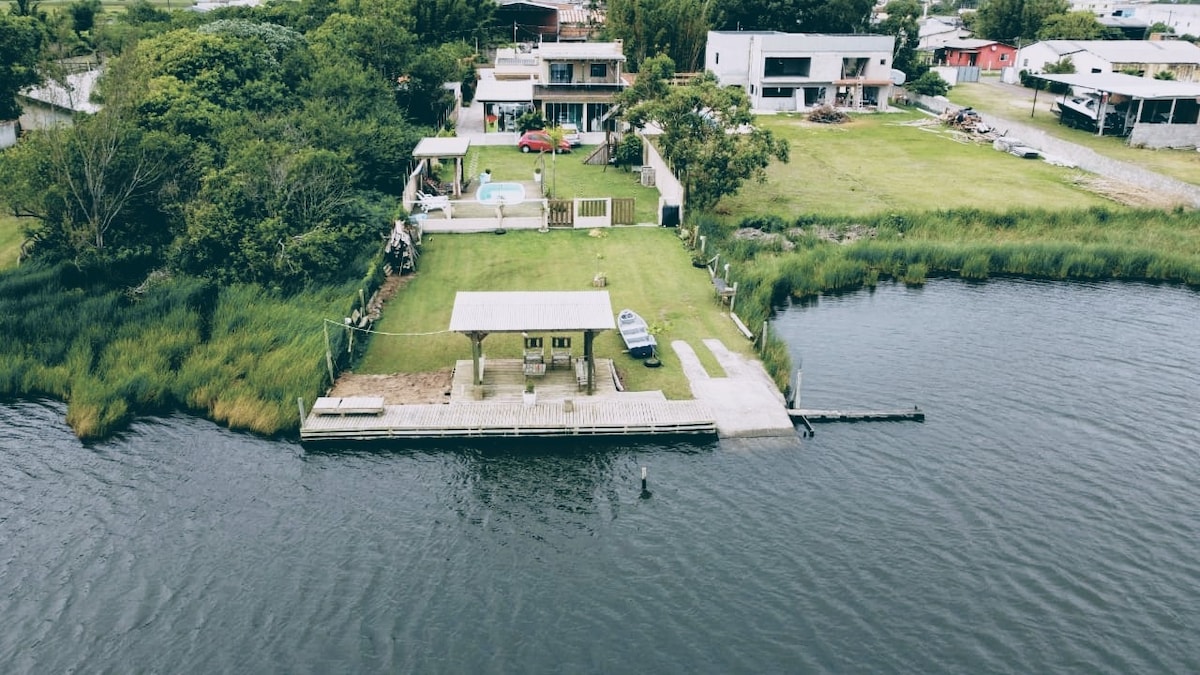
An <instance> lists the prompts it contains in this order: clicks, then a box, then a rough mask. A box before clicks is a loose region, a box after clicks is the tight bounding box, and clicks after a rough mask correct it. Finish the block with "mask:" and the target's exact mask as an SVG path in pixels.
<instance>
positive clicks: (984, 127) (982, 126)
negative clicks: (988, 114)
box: [938, 108, 996, 135]
mask: <svg viewBox="0 0 1200 675" xmlns="http://www.w3.org/2000/svg"><path fill="white" fill-rule="evenodd" d="M938 118H939V119H940V120H941V121H942V124H945V125H946V126H948V127H953V128H955V129H959V130H961V131H965V132H968V133H972V134H983V135H987V134H994V133H995V131H996V130H995V129H993V128H992V127H991V126H990V125H989V124H988V123H987V122H984V121H983V118H982V117H980V116H979V113H977V112H975V110H974V109H973V108H959V109H958V110H955V109H953V108H946V109H945V110H943V111H942V114H941V115H939V116H938Z"/></svg>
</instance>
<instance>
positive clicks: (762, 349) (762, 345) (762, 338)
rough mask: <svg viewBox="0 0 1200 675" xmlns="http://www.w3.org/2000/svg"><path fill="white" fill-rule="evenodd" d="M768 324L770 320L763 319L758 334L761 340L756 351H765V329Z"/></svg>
mask: <svg viewBox="0 0 1200 675" xmlns="http://www.w3.org/2000/svg"><path fill="white" fill-rule="evenodd" d="M770 325H771V322H770V321H769V320H767V319H763V327H762V335H760V336H759V338H760V340H761V342H760V343H759V345H758V351H760V352H761V351H765V350H766V348H767V330H768V326H770Z"/></svg>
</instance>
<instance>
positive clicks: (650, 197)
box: [466, 145, 658, 223]
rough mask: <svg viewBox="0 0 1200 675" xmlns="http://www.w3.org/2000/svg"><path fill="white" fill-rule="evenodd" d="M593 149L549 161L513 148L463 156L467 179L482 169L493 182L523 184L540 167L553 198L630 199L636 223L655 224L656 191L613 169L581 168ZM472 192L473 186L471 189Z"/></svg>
mask: <svg viewBox="0 0 1200 675" xmlns="http://www.w3.org/2000/svg"><path fill="white" fill-rule="evenodd" d="M593 149H594V146H587V145H585V146H583V147H581V148H575V150H574V152H571V153H568V154H562V155H558V156H557V157H551V156H550V155H539V154H537V153H530V154H528V155H526V154H523V153H521V152H520V151H519V150H517V148H516V147H515V146H508V145H480V146H473V147H472V148H471V150H470V153H469V154H468V155H467V162H466V166H467V171H468V175H471V176H478V175H479V173H480V172H482V171H483V170H484V169H491V170H492V180H493V181H506V180H523V181H527V180H530V179H532V177H533V169H534V167H537V166H543V167H544V169H543V173H544V178H543V180H544V181H545V182H546V185H547V186H548V187H550V188H551V189H552V192H553V195H554V196H556V197H559V198H563V199H572V198H575V197H615V198H620V197H632V198H634V199H635V200H637V201H636V206H635V207H634V209H635V216H636V217H637V220H638V222H639V223H657V222H658V218H657V210H658V191H657V190H655V189H654V188H646V187H642V186H641V184H639V182H638V174H635V173H630V172H628V171H624V170H622V169H618V168H616V167H612V166H609V167H607V168H605V167H604V166H595V165H591V164H584V163H583V160H584V158H586V157H587V156H588V155H589V154H591V152H592V150H593ZM471 189H472V190H473V189H474V185H472V188H471Z"/></svg>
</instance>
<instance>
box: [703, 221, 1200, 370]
mask: <svg viewBox="0 0 1200 675" xmlns="http://www.w3.org/2000/svg"><path fill="white" fill-rule="evenodd" d="M693 225H694V226H695V227H696V228H697V233H698V234H699V235H703V236H704V237H705V239H706V253H707V255H714V254H716V253H720V254H721V257H722V260H724V261H729V262H734V263H737V265H736V269H737V270H738V273H737V274H736V275H735V278H736V280H737V281H738V283H739V292H738V300H737V310H738V314H739V315H741V316H742V318H743V319H744V320H745V321H746V323H747V325H749V326H751V327H755V326H758V325H761V323H762V321H764V320H766V319H768V318H769V317H770V315H771V311H772V308H773V307H777V306H779V305H780V304H781V303H783V302H784V301H786V300H787V298H788V296H794V297H805V296H813V295H818V294H820V293H825V292H834V291H842V290H850V289H854V288H859V287H862V286H873V285H875V284H876V283H878V281H879V280H880V279H881V278H882V279H895V280H898V281H901V282H903V283H906V284H923V283H924V282H925V280H926V279H927V278H928V277H929V276H933V275H957V276H960V277H962V278H964V279H972V280H984V279H988V278H989V277H992V276H997V275H1009V276H1021V277H1029V278H1043V279H1080V280H1106V279H1112V280H1134V281H1161V282H1169V283H1181V284H1187V285H1189V286H1192V287H1196V288H1198V289H1200V214H1198V213H1197V212H1194V211H1183V210H1173V211H1162V210H1153V211H1152V210H1135V209H1126V208H1089V209H1081V210H1069V211H1053V210H1048V209H1017V210H1012V211H1006V212H990V211H982V210H978V209H955V210H941V211H928V212H905V213H886V214H879V215H877V216H874V217H868V218H863V217H855V216H844V215H833V216H826V215H822V214H803V215H800V216H797V217H796V218H795V219H794V221H792V222H785V221H783V220H782V219H780V218H777V217H770V218H766V217H759V216H751V217H747V218H743V219H742V220H741V221H739V222H736V223H731V222H728V221H725V220H722V219H719V218H716V217H713V216H700V217H698V218H696V220H695V221H694V222H693ZM742 227H749V228H754V229H761V230H762V231H764V232H771V233H775V234H777V235H782V236H786V237H787V239H788V240H790V241H791V242H792V243H794V244H795V249H794V250H792V251H789V252H783V246H782V245H781V244H782V241H781V240H779V239H775V240H772V241H769V242H766V243H764V241H763V240H749V241H748V240H742V239H736V238H733V237H732V233H733V232H734V231H735V230H736V229H738V228H742ZM849 234H853V235H854V236H857V237H863V238H860V239H857V240H855V241H849V237H847V239H846V241H845V242H843V243H835V242H834V241H831V239H834V238H836V237H837V236H838V235H849ZM773 349H774V348H773V347H771V346H770V341H768V346H767V347H766V348H765V349H764V350H763V351H764V353H763V356H764V363H765V364H766V365H767V366H768V367H769V368H770V369H771V373H772V375H773V376H774V377H775V379H776V380H778V381H780V382H786V380H787V376H788V370H789V369H790V364H788V363H787V362H786V360H785V359H783V358H781V357H780V355H779V354H778V353H774V352H773V351H772V350H773ZM768 352H771V354H770V356H769V357H768ZM785 354H786V352H785ZM781 369H782V370H781Z"/></svg>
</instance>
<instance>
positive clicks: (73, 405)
mask: <svg viewBox="0 0 1200 675" xmlns="http://www.w3.org/2000/svg"><path fill="white" fill-rule="evenodd" d="M374 262H378V261H372V263H371V264H369V263H367V261H366V260H365V259H364V261H362V262H360V267H359V269H362V268H363V267H365V268H366V269H367V270H368V274H367V275H366V276H365V277H364V278H363V279H362V280H360V282H357V283H347V284H343V285H341V286H323V287H316V288H312V289H308V290H305V291H302V292H298V293H295V294H292V295H287V296H284V295H281V294H280V293H278V292H275V291H271V290H267V289H264V288H262V287H258V286H247V285H241V286H230V287H225V288H218V287H217V286H216V285H214V284H213V283H211V282H209V281H205V280H201V279H195V278H190V277H176V278H170V279H167V280H163V281H159V282H157V283H155V284H152V285H149V287H148V288H146V289H145V291H144V292H142V293H136V294H135V293H131V292H127V291H125V290H122V289H110V288H104V287H103V286H99V285H89V284H88V283H87V280H85V279H82V278H79V277H78V276H77V275H75V274H74V273H73V272H72V269H71V268H69V267H46V266H39V265H36V264H31V265H26V266H22V267H20V268H18V269H16V270H12V271H10V272H7V273H4V274H0V332H2V334H3V335H4V336H5V337H6V338H7V339H6V340H5V341H3V342H2V343H0V396H4V397H15V396H48V397H53V398H56V399H61V400H65V401H66V402H67V423H68V424H70V425H71V427H72V429H74V431H75V433H76V434H77V435H78V436H79V437H80V438H84V439H94V438H101V437H104V436H107V435H110V434H111V433H113V432H114V431H116V430H119V429H120V428H122V427H123V426H124V425H126V424H128V422H129V421H130V420H131V419H132V417H133V416H134V415H137V414H147V413H156V412H162V411H166V410H170V409H174V408H186V409H188V410H192V411H195V412H199V413H202V414H205V415H207V416H209V417H210V418H212V419H214V420H216V421H218V422H221V423H223V424H226V425H228V426H230V427H232V428H236V429H245V430H250V431H254V432H256V433H260V434H265V435H275V434H280V433H288V432H294V431H295V430H296V429H298V428H299V422H300V420H299V411H298V409H297V406H296V399H297V398H299V397H306V398H311V397H312V396H314V395H318V394H320V393H321V392H322V391H324V389H325V388H326V387H327V386H328V384H329V374H328V369H327V368H326V361H325V352H326V340H325V331H324V330H323V323H324V320H325V319H327V318H340V317H343V316H349V315H350V314H351V313H352V311H353V310H354V309H355V308H358V307H359V306H360V305H361V304H362V298H365V297H369V296H370V293H371V292H373V291H374V290H375V288H377V287H378V285H379V284H380V283H381V282H382V279H383V271H382V265H381V264H378V265H377V264H373V263H374ZM360 288H361V289H362V291H363V292H362V293H359V289H360ZM329 347H330V350H331V353H332V354H333V355H334V357H335V361H336V362H337V363H339V364H343V365H344V364H345V363H346V362H348V360H349V359H348V354H347V353H346V352H347V351H348V349H347V347H348V342H347V338H346V331H344V330H339V329H337V328H335V329H334V330H333V331H331V332H330V340H329Z"/></svg>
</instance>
